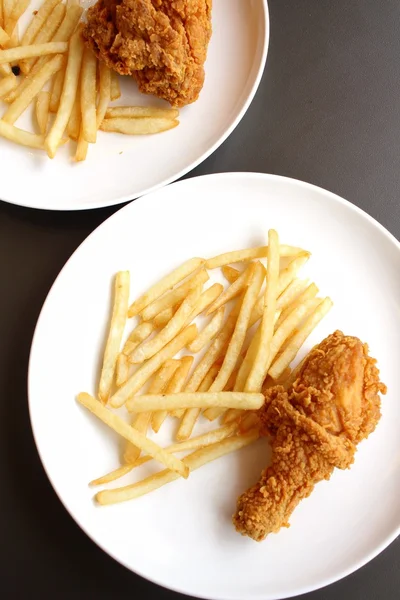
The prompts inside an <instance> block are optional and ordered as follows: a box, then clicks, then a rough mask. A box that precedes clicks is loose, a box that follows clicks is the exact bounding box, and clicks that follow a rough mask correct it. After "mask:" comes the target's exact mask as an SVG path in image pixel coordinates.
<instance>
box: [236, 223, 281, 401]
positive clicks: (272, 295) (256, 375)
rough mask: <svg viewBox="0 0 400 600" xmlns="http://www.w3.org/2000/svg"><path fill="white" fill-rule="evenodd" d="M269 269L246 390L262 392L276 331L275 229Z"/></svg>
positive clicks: (277, 252) (277, 255)
mask: <svg viewBox="0 0 400 600" xmlns="http://www.w3.org/2000/svg"><path fill="white" fill-rule="evenodd" d="M267 258H268V270H267V287H266V290H265V308H264V313H263V317H262V321H261V332H260V342H259V345H258V350H257V354H256V357H255V360H254V362H253V364H252V366H251V369H250V373H249V375H248V377H247V380H246V384H245V387H244V389H245V391H246V392H260V391H261V388H262V384H263V381H264V379H265V377H266V374H267V366H268V364H269V363H268V360H269V355H270V343H271V339H272V336H273V333H274V322H275V311H276V299H277V296H278V285H279V258H280V248H279V238H278V234H277V233H276V231H275V230H274V229H270V230H269V232H268V256H267Z"/></svg>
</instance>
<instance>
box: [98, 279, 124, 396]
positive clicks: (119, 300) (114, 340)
mask: <svg viewBox="0 0 400 600" xmlns="http://www.w3.org/2000/svg"><path fill="white" fill-rule="evenodd" d="M129 280H130V277H129V271H120V272H119V273H117V275H116V278H115V283H114V304H113V309H112V315H111V321H110V326H109V331H108V336H107V343H106V348H105V351H104V358H103V366H102V369H101V375H100V382H99V398H100V400H101V402H103V403H104V404H106V403H107V401H108V398H109V396H110V393H111V387H112V383H113V378H114V372H115V367H116V363H117V358H118V353H119V349H120V345H121V340H122V336H123V333H124V328H125V323H126V312H127V310H128V303H129Z"/></svg>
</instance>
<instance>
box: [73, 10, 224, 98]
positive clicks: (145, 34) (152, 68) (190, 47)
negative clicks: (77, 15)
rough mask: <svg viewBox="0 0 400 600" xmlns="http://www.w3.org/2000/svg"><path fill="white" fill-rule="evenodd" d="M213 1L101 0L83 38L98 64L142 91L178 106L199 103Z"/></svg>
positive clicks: (88, 20)
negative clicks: (131, 81)
mask: <svg viewBox="0 0 400 600" xmlns="http://www.w3.org/2000/svg"><path fill="white" fill-rule="evenodd" d="M211 4H212V0H99V1H98V2H97V4H95V5H94V6H92V7H91V8H89V10H88V13H87V24H86V26H85V28H84V31H83V35H84V37H85V39H86V42H87V44H88V45H89V47H90V48H92V50H93V51H94V52H95V54H96V56H97V57H98V58H99V60H102V61H104V62H105V63H106V64H107V66H108V67H110V69H114V70H115V71H117V72H118V73H120V74H121V75H132V77H133V78H134V79H135V80H136V81H137V83H138V86H139V90H140V91H141V92H143V93H144V94H153V95H155V96H158V97H159V98H163V99H165V100H167V101H168V102H170V104H171V105H172V106H176V107H180V106H184V105H186V104H190V103H191V102H195V100H197V98H198V96H199V94H200V91H201V89H202V87H203V83H204V62H205V60H206V57H207V48H208V42H209V40H210V37H211Z"/></svg>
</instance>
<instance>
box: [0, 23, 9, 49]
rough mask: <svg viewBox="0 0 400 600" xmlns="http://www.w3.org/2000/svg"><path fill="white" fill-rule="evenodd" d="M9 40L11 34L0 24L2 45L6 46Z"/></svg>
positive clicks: (0, 41) (0, 42)
mask: <svg viewBox="0 0 400 600" xmlns="http://www.w3.org/2000/svg"><path fill="white" fill-rule="evenodd" d="M9 41H10V36H9V35H8V33H7V32H6V31H5V30H4V29H3V27H1V25H0V46H2V47H3V48H4V46H7V44H8V42H9Z"/></svg>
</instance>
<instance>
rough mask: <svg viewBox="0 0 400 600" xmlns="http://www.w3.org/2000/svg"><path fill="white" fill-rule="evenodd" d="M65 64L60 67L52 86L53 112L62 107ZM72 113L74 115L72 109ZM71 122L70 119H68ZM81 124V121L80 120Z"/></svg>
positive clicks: (51, 103) (51, 100)
mask: <svg viewBox="0 0 400 600" xmlns="http://www.w3.org/2000/svg"><path fill="white" fill-rule="evenodd" d="M65 67H66V66H65V65H63V68H62V69H60V70H59V71H58V73H57V74H56V76H55V77H54V81H53V85H52V88H51V96H50V112H52V113H56V112H57V111H58V109H59V107H60V99H61V94H62V91H63V86H64V79H65ZM75 101H76V98H75ZM74 106H75V102H74ZM72 108H73V107H72ZM71 115H72V111H71ZM70 119H71V117H70ZM68 123H69V121H68ZM79 125H80V122H79Z"/></svg>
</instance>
